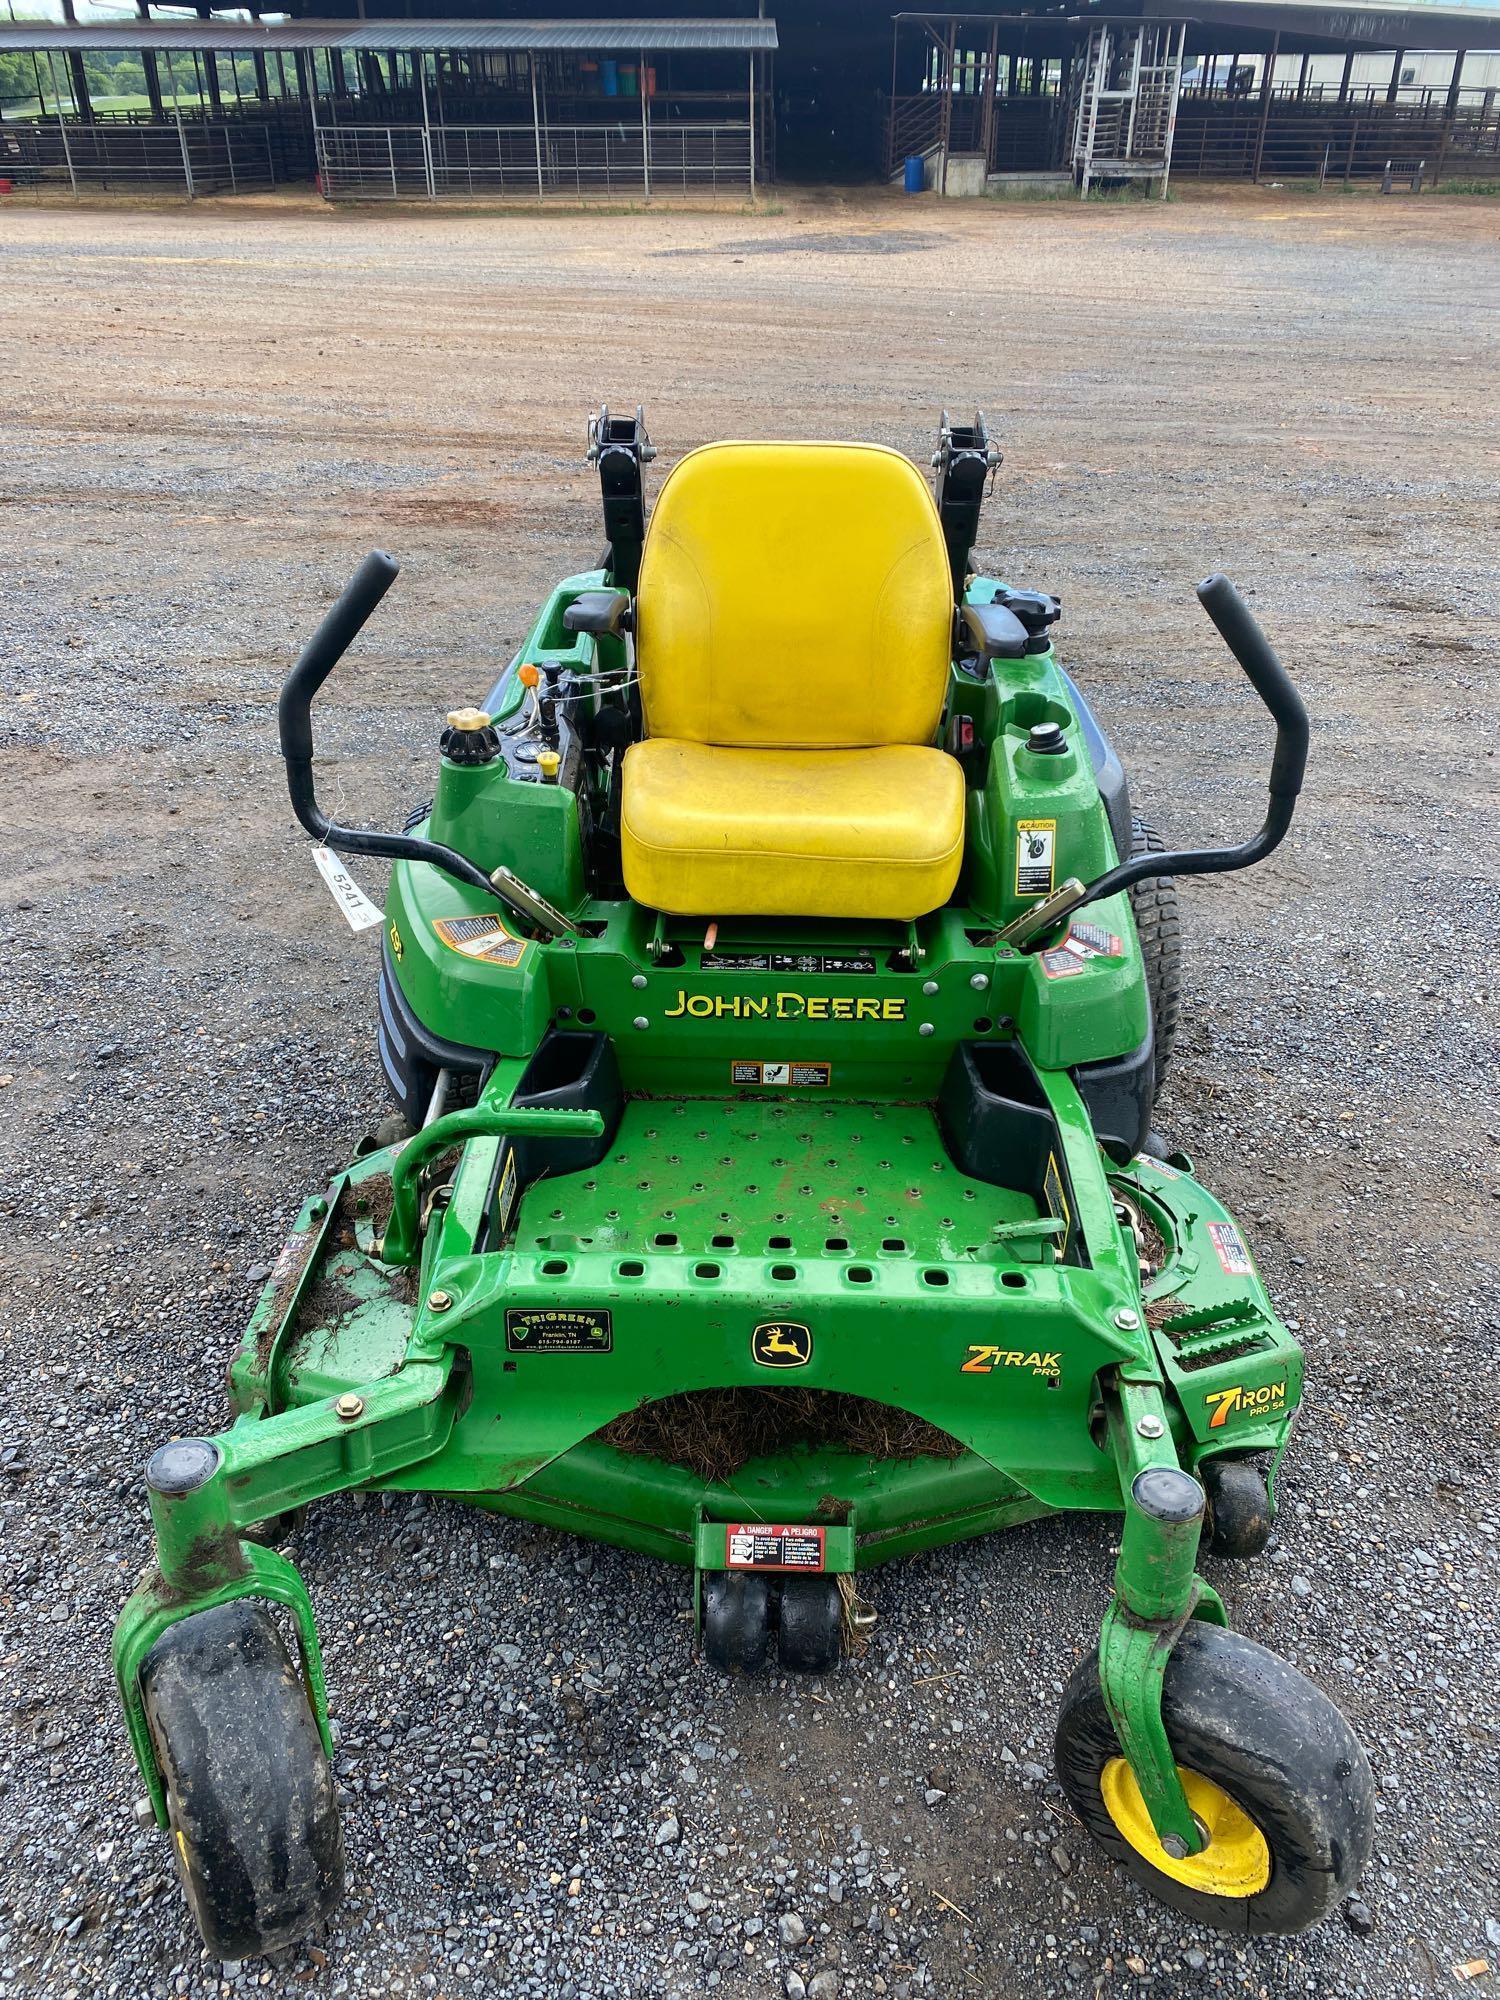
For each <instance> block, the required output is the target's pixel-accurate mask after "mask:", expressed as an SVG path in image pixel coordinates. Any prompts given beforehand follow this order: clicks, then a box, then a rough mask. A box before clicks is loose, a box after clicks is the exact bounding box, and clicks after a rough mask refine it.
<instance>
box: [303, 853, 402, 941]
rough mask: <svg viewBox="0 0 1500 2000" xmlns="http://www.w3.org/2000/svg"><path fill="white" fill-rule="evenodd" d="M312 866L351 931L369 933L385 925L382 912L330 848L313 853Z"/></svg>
mask: <svg viewBox="0 0 1500 2000" xmlns="http://www.w3.org/2000/svg"><path fill="white" fill-rule="evenodd" d="M313 866H314V867H315V868H316V869H317V871H318V873H319V874H320V875H321V876H322V878H323V880H324V881H325V882H326V883H327V884H328V889H329V893H330V894H331V895H332V897H333V900H334V901H335V902H336V903H337V904H338V906H339V908H340V909H341V910H342V911H343V913H344V915H345V916H346V917H347V918H348V920H349V928H350V930H351V931H372V930H374V928H375V926H376V925H377V924H383V923H384V922H385V917H384V915H383V914H382V912H381V911H380V910H378V909H377V908H376V907H375V905H374V904H373V903H372V902H371V901H370V899H369V897H368V896H367V895H366V894H365V892H364V890H363V889H361V888H360V886H359V884H358V883H357V882H356V881H355V879H354V877H353V876H352V875H351V874H350V873H349V870H348V869H347V868H346V867H345V866H344V864H343V862H342V861H340V860H339V858H338V856H337V855H336V854H335V853H334V851H333V849H332V848H331V847H315V848H314V849H313Z"/></svg>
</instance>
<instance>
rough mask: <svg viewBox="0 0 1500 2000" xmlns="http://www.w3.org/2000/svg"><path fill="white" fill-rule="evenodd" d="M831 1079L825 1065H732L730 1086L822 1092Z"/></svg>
mask: <svg viewBox="0 0 1500 2000" xmlns="http://www.w3.org/2000/svg"><path fill="white" fill-rule="evenodd" d="M832 1080H833V1067H832V1065H831V1064H830V1063H826V1062H732V1063H731V1064H730V1065H729V1081H730V1082H731V1083H769V1084H772V1085H776V1086H779V1087H780V1088H782V1089H785V1090H824V1089H826V1088H827V1087H828V1085H829V1083H830V1082H832Z"/></svg>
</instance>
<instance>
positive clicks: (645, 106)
mask: <svg viewBox="0 0 1500 2000" xmlns="http://www.w3.org/2000/svg"><path fill="white" fill-rule="evenodd" d="M750 75H751V78H752V84H753V79H754V76H755V58H754V56H752V57H751V58H750ZM635 81H636V90H637V92H638V94H639V96H640V100H641V181H642V184H643V186H644V187H645V190H646V199H647V201H650V199H651V93H650V91H649V90H648V89H647V88H646V51H645V50H644V49H642V50H641V52H640V54H639V55H638V56H637V57H636V71H635ZM750 139H751V143H752V144H754V141H755V91H754V89H753V87H752V89H751V92H750Z"/></svg>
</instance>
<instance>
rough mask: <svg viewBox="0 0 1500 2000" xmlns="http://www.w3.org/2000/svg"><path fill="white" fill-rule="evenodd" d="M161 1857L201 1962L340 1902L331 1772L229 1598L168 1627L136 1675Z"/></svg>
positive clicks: (269, 1625)
mask: <svg viewBox="0 0 1500 2000" xmlns="http://www.w3.org/2000/svg"><path fill="white" fill-rule="evenodd" d="M141 1692H142V1694H143V1696H144V1698H145V1704H146V1721H147V1724H148V1726H149V1728H150V1731H151V1742H152V1746H153V1748H154V1749H155V1751H156V1761H157V1764H158V1766H159V1767H160V1770H161V1775H162V1780H163V1782H164V1784H165V1786H166V1793H167V1818H168V1824H169V1826H170V1828H171V1832H172V1849H173V1854H174V1857H175V1859H176V1862H177V1872H178V1875H179V1876H180V1878H181V1881H182V1886H183V1891H184V1893H185V1895H186V1897H187V1901H188V1907H189V1909H191V1911H192V1913H193V1916H194V1917H195V1919H196V1920H197V1924H198V1929H199V1930H200V1931H201V1932H202V1934H203V1942H204V1943H205V1944H206V1945H207V1947H208V1949H209V1950H210V1951H211V1952H212V1953H213V1955H214V1957H215V1958H252V1957H257V1956H259V1955H261V1954H262V1953H264V1952H269V1951H279V1950H280V1949H281V1948H282V1947H283V1946H284V1945H290V1944H294V1943H295V1942H296V1941H297V1939H298V1938H301V1937H304V1936H305V1935H306V1934H307V1932H309V1931H310V1930H312V1929H314V1927H315V1926H317V1925H319V1924H321V1923H322V1922H323V1921H324V1920H325V1919H326V1918H327V1917H328V1916H329V1914H330V1913H331V1911H332V1910H333V1909H334V1907H335V1905H336V1904H337V1903H338V1901H339V1899H340V1897H341V1896H342V1895H343V1893H344V1850H343V1841H342V1838H341V1836H340V1833H339V1814H338V1802H337V1798H336V1796H335V1792H334V1784H333V1774H332V1772H331V1771H330V1770H329V1768H328V1759H327V1757H326V1756H325V1755H324V1753H323V1744H322V1739H321V1738H320V1736H319V1734H318V1725H317V1723H316V1722H315V1721H314V1720H313V1715H312V1711H311V1709H310V1708H309V1707H308V1704H307V1696H306V1694H305V1693H304V1691H303V1687H302V1682H301V1679H300V1678H299V1676H298V1674H297V1671H296V1669H295V1668H294V1667H293V1665H292V1663H291V1661H290V1659H289V1658H288V1657H287V1651H286V1648H285V1646H284V1645H283V1644H282V1642H281V1634H280V1633H279V1632H278V1631H277V1629H276V1626H275V1624H274V1622H273V1621H272V1619H271V1616H270V1614H269V1613H268V1612H267V1611H266V1610H265V1608H264V1606H262V1605H259V1604H252V1603H249V1602H247V1601H246V1600H244V1599H243V1598H241V1599H237V1600H236V1601H235V1602H233V1603H231V1604H221V1605H217V1606H216V1607H215V1608H214V1609H213V1610H211V1611H198V1612H195V1613H194V1614H193V1616H192V1617H191V1618H184V1619H182V1620H181V1621H180V1623H178V1624H176V1625H173V1626H170V1627H169V1628H168V1630H167V1631H165V1632H164V1633H163V1634H162V1636H161V1638H160V1639H158V1640H157V1642H156V1644H155V1645H154V1646H153V1647H152V1648H151V1651H150V1653H149V1654H148V1655H147V1656H146V1663H145V1665H144V1666H143V1667H142V1669H141Z"/></svg>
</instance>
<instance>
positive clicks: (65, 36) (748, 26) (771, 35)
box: [0, 20, 777, 55]
mask: <svg viewBox="0 0 1500 2000" xmlns="http://www.w3.org/2000/svg"><path fill="white" fill-rule="evenodd" d="M776 45H777V44H776V23H775V22H774V21H696V20H695V21H652V20H629V21H410V20H407V21H183V20H169V21H162V20H157V21H121V20H114V21H78V22H76V23H75V22H67V21H14V22H12V21H0V51H3V50H5V49H27V50H33V49H34V50H37V51H38V52H44V51H47V50H66V49H78V50H83V49H102V50H110V49H200V50H222V51H223V52H224V53H225V54H226V55H227V54H230V53H234V54H242V53H246V52H250V53H253V52H254V51H255V50H257V49H260V50H274V49H341V50H347V51H351V52H357V51H358V50H360V49H372V50H379V49H403V50H410V51H411V52H412V53H413V54H416V53H418V52H421V51H436V50H440V49H490V50H495V51H502V52H503V51H507V50H535V51H536V52H538V53H540V52H542V51H544V50H547V49H575V50H585V51H588V52H596V51H597V52H600V53H603V52H606V51H608V50H611V49H618V50H620V51H622V52H623V53H627V54H631V53H636V52H639V51H640V50H642V49H645V50H649V51H650V52H651V53H653V54H655V53H657V52H659V51H661V52H670V51H671V50H674V49H724V50H730V51H733V50H736V49H737V50H740V51H742V52H749V53H751V54H755V53H759V52H761V51H769V50H771V49H774V48H775V47H776Z"/></svg>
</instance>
